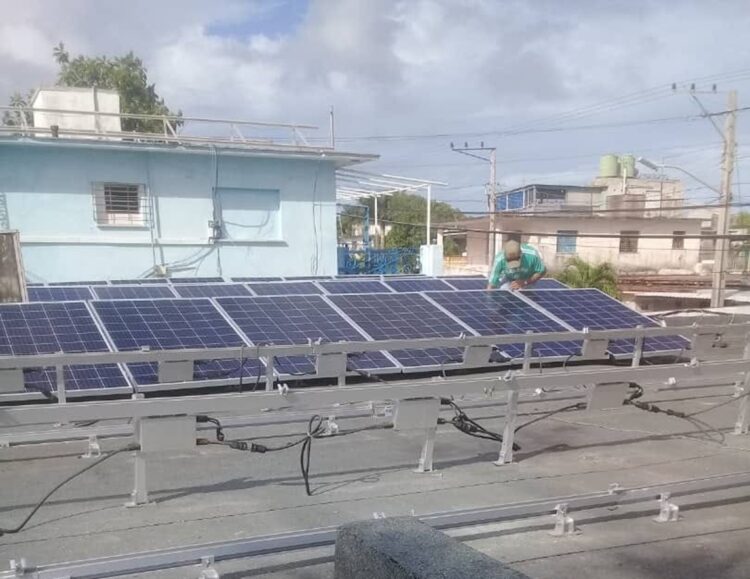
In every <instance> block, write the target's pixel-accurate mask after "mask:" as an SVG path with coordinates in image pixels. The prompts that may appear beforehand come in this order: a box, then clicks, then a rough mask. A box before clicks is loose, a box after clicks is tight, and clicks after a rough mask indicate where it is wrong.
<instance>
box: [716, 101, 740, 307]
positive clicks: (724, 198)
mask: <svg viewBox="0 0 750 579" xmlns="http://www.w3.org/2000/svg"><path fill="white" fill-rule="evenodd" d="M727 110H728V111H729V113H728V114H727V120H726V123H725V125H724V155H723V159H722V164H721V205H722V208H721V210H720V211H719V216H718V220H717V226H716V233H717V235H718V237H717V239H716V246H715V250H714V271H713V275H712V280H711V307H712V308H721V307H723V306H724V292H725V288H726V281H727V280H726V275H727V274H726V268H727V263H728V261H729V260H728V259H727V251H728V249H729V243H728V240H727V234H728V233H729V208H730V203H731V199H732V172H733V170H734V149H735V140H734V133H735V124H736V116H737V91H734V90H732V91H729V102H728V103H727Z"/></svg>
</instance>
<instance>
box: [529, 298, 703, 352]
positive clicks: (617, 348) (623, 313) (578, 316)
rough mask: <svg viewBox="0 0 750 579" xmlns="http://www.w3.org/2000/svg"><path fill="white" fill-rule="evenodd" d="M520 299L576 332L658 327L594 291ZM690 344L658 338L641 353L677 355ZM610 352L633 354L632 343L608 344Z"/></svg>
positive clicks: (644, 347)
mask: <svg viewBox="0 0 750 579" xmlns="http://www.w3.org/2000/svg"><path fill="white" fill-rule="evenodd" d="M522 293H523V295H524V296H525V297H527V298H528V299H530V300H532V301H533V302H534V303H536V304H538V305H539V306H541V307H542V308H544V309H545V310H546V311H548V312H550V313H551V314H552V315H554V316H555V317H557V318H558V319H560V320H562V321H563V322H565V323H566V324H568V325H569V326H571V327H573V328H575V329H576V330H582V329H583V328H590V329H592V330H616V329H625V328H635V327H637V326H639V325H641V326H643V327H644V328H652V327H657V326H658V324H657V323H656V322H654V321H653V320H651V319H650V318H648V317H646V316H644V315H642V314H639V313H638V312H635V311H633V310H631V309H630V308H628V307H627V306H625V305H624V304H622V303H620V302H618V301H617V300H615V299H613V298H611V297H609V296H608V295H606V294H604V293H602V292H600V291H599V290H595V289H567V290H536V289H532V290H523V292H522ZM689 347H690V342H688V340H686V339H685V338H682V337H680V336H660V337H657V338H647V339H646V340H644V345H643V351H644V352H675V351H677V352H680V351H685V350H687V349H688V348H689ZM608 349H609V351H610V353H612V354H614V355H627V354H632V353H633V350H634V340H632V339H630V340H611V341H610V343H609V348H608Z"/></svg>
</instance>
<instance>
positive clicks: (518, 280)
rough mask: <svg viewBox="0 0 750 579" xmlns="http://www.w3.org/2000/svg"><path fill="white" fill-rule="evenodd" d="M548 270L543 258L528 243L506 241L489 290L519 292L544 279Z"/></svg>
mask: <svg viewBox="0 0 750 579" xmlns="http://www.w3.org/2000/svg"><path fill="white" fill-rule="evenodd" d="M546 272H547V269H546V268H545V267H544V262H543V261H542V256H541V255H540V254H539V252H538V251H537V250H536V249H535V248H534V247H532V246H531V245H529V244H527V243H519V242H517V241H513V240H510V241H506V242H505V245H503V251H502V252H500V253H499V254H498V255H497V257H496V258H495V265H494V266H493V267H492V272H491V273H490V279H489V283H488V284H487V289H494V288H496V287H498V286H500V289H511V290H518V289H522V288H524V287H526V286H528V285H531V284H533V283H534V282H536V281H538V280H540V279H541V278H542V277H544V274H545V273H546Z"/></svg>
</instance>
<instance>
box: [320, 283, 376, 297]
mask: <svg viewBox="0 0 750 579" xmlns="http://www.w3.org/2000/svg"><path fill="white" fill-rule="evenodd" d="M318 283H319V284H320V286H321V287H322V288H324V289H325V290H326V291H327V292H328V293H329V294H365V293H391V290H390V289H389V288H388V287H387V286H386V285H384V284H382V283H380V282H379V281H375V280H362V281H321V282H318Z"/></svg>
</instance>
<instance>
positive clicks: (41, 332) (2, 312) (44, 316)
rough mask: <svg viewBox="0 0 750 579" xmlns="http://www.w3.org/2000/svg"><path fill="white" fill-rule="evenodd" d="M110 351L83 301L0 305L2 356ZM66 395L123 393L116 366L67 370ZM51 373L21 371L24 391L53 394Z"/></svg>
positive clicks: (78, 366) (74, 367)
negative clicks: (117, 390)
mask: <svg viewBox="0 0 750 579" xmlns="http://www.w3.org/2000/svg"><path fill="white" fill-rule="evenodd" d="M107 351H109V348H108V347H107V343H106V341H105V339H104V336H102V334H101V332H100V331H99V328H98V327H97V325H96V322H95V321H94V318H93V317H92V316H91V313H90V312H89V310H88V308H87V307H86V304H85V303H84V302H60V303H36V304H3V305H0V355H5V356H24V355H31V354H56V353H58V352H64V353H67V354H73V353H79V352H107ZM64 372H65V383H66V388H67V389H68V390H91V389H101V388H105V389H107V388H108V389H111V388H126V387H128V383H127V381H126V380H125V377H124V376H123V374H122V372H121V371H120V368H119V367H118V366H117V365H115V364H102V365H74V366H66V367H65V368H64ZM55 383H56V374H55V370H54V369H48V368H44V369H43V368H31V369H26V370H25V371H24V385H25V386H26V389H27V390H28V391H42V392H47V393H49V392H50V391H52V390H54V389H55Z"/></svg>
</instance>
